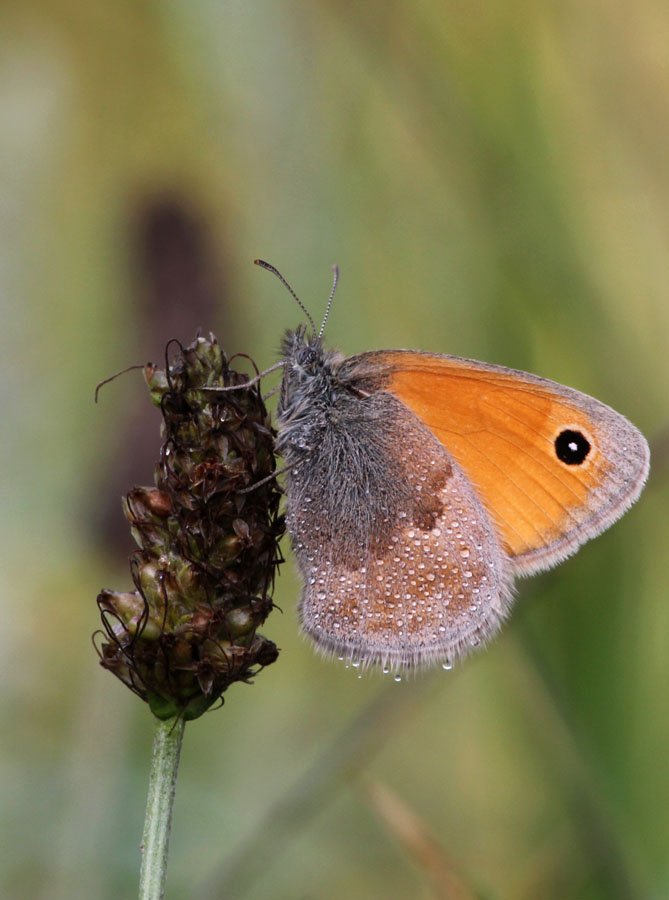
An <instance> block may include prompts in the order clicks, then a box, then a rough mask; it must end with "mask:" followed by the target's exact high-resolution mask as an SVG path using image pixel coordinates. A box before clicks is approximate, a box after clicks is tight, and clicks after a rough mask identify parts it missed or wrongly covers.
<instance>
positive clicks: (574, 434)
mask: <svg viewBox="0 0 669 900" xmlns="http://www.w3.org/2000/svg"><path fill="white" fill-rule="evenodd" d="M555 453H556V455H557V458H558V459H559V460H561V461H562V462H563V463H566V464H567V465H568V466H580V465H581V463H582V462H583V461H584V460H585V458H586V456H587V455H588V453H590V441H589V440H588V439H587V438H586V436H585V435H584V434H583V433H582V432H581V431H572V430H571V429H570V428H566V429H565V430H564V431H562V432H560V434H558V436H557V437H556V438H555Z"/></svg>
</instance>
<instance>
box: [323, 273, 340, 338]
mask: <svg viewBox="0 0 669 900" xmlns="http://www.w3.org/2000/svg"><path fill="white" fill-rule="evenodd" d="M332 271H333V272H334V278H333V279H332V290H331V291H330V299H329V300H328V305H327V306H326V308H325V315H324V316H323V324H322V325H321V330H320V331H319V332H318V340H319V341H320V339H321V338H322V337H323V332H324V331H325V323H326V322H327V320H328V316H329V315H330V310H331V309H332V301H333V300H334V295H335V291H336V290H337V282H338V281H339V266H337V265H334V266H333V267H332Z"/></svg>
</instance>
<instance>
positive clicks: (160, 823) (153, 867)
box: [139, 717, 185, 900]
mask: <svg viewBox="0 0 669 900" xmlns="http://www.w3.org/2000/svg"><path fill="white" fill-rule="evenodd" d="M155 723H156V724H155V729H156V730H155V733H154V737H153V759H152V760H151V774H150V776H149V793H148V797H147V800H146V816H145V818H144V833H143V835H142V868H141V871H140V875H139V900H162V898H163V897H164V895H165V874H166V872H167V848H168V845H169V842H170V829H171V827H172V806H173V805H174V792H175V790H176V785H177V771H178V769H179V755H180V753H181V741H182V740H183V735H184V725H185V723H184V720H183V718H182V717H179V718H172V719H165V720H164V721H163V720H161V719H155Z"/></svg>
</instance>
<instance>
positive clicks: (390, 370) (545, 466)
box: [358, 351, 647, 572]
mask: <svg viewBox="0 0 669 900" xmlns="http://www.w3.org/2000/svg"><path fill="white" fill-rule="evenodd" d="M363 358H364V360H365V367H367V366H369V367H370V370H372V371H374V370H377V371H383V372H385V373H386V382H385V389H386V390H388V391H390V393H392V394H394V395H395V396H396V397H397V398H398V399H400V400H401V401H402V402H403V403H404V404H405V405H406V406H407V407H408V408H409V409H411V410H412V412H414V413H415V414H416V415H417V416H418V417H419V418H420V419H421V420H422V421H423V422H424V423H425V424H426V425H427V426H428V428H430V430H431V431H432V432H433V433H434V435H435V436H436V437H437V438H438V440H439V441H440V442H441V443H442V444H443V445H444V447H445V448H446V449H447V450H448V452H449V453H450V454H451V455H452V456H453V458H454V459H455V460H456V462H457V463H458V464H459V465H460V466H461V467H462V469H463V471H464V472H465V473H466V474H467V476H468V478H469V480H470V481H471V483H472V484H473V485H474V487H475V489H476V490H477V493H478V494H479V496H480V498H481V499H482V501H483V503H484V505H485V506H486V508H487V510H488V512H489V513H490V516H491V518H492V520H493V522H494V523H495V525H496V527H497V530H498V533H499V535H500V540H501V543H502V546H503V549H504V550H505V552H506V553H507V554H508V556H509V557H511V558H512V559H515V560H516V561H517V563H518V569H519V570H520V571H528V572H529V571H536V570H539V569H542V568H546V567H547V566H548V565H551V564H552V563H554V562H557V561H558V560H559V559H561V558H563V557H564V556H566V555H568V554H569V553H570V552H573V550H575V549H576V547H577V546H578V544H580V543H582V541H583V540H584V539H585V538H586V537H590V536H592V535H593V534H595V533H597V532H599V531H601V530H602V528H603V527H606V524H610V522H611V521H613V519H614V518H617V517H618V515H620V514H621V512H622V511H623V509H624V508H626V507H627V506H628V505H629V503H630V502H631V501H632V499H634V497H631V496H630V497H629V498H628V497H627V496H626V494H625V491H627V490H628V489H627V488H626V487H625V485H626V484H627V479H626V478H623V476H622V475H621V476H620V478H619V477H618V476H617V474H616V473H615V472H613V471H612V469H613V468H614V467H615V466H616V462H617V461H616V460H615V459H612V458H611V454H610V453H608V454H607V453H606V452H604V453H603V452H602V446H604V447H605V449H606V448H607V446H608V443H610V438H611V435H610V434H609V432H611V431H612V430H613V431H614V432H615V434H614V438H615V437H616V436H617V435H618V434H619V433H620V430H621V429H622V430H623V432H625V429H629V430H630V435H629V437H630V439H633V435H632V434H631V433H632V432H635V433H636V430H635V429H633V427H632V426H630V425H629V423H628V422H627V421H626V420H625V419H624V418H623V417H622V416H618V414H617V413H614V412H613V410H610V409H609V407H607V406H605V405H604V404H601V403H598V401H595V400H592V398H590V397H587V396H586V395H584V394H579V393H578V392H576V391H572V390H570V389H569V388H563V387H562V386H561V385H558V384H555V383H553V382H549V381H546V380H545V379H541V378H539V377H537V376H533V375H528V374H526V373H523V372H517V371H515V370H511V369H504V368H502V367H497V366H492V365H487V364H485V363H478V362H475V361H473V360H465V359H459V358H457V357H449V356H438V355H433V354H429V353H418V352H412V351H380V352H376V353H367V354H362V355H361V357H358V359H360V360H362V359H363ZM377 367H378V368H377ZM611 417H614V418H611ZM621 423H622V424H621ZM567 428H570V429H575V430H579V431H581V432H583V433H584V434H585V436H586V437H587V438H588V440H589V441H590V443H591V445H592V447H591V452H590V453H589V454H588V457H587V459H586V460H585V462H584V463H583V464H582V465H579V466H568V465H565V464H564V463H562V462H560V461H559V460H558V459H557V457H556V454H555V448H554V445H555V439H556V437H557V436H558V435H559V434H560V433H561V431H563V430H564V429H567ZM623 436H624V437H627V436H628V435H627V434H626V433H625V434H624V435H623ZM600 438H601V440H600ZM644 445H645V442H644ZM637 449H638V452H637ZM634 452H635V453H636V455H638V456H639V457H641V456H643V454H644V452H645V451H644V450H643V448H634ZM644 464H645V465H646V466H647V461H645V463H644V461H643V460H640V461H639V463H638V465H637V468H639V469H641V468H643V465H644ZM625 465H627V464H626V463H625ZM623 474H624V475H627V474H628V473H626V472H625V473H623ZM630 474H635V475H636V476H637V480H638V474H639V473H638V472H635V473H630ZM618 482H622V483H623V486H622V487H621V486H620V485H619V484H618ZM642 483H643V481H641V484H642ZM639 490H640V487H639ZM616 491H618V492H619V494H620V495H621V497H620V503H618V504H617V505H616V501H615V496H616ZM629 493H631V492H629ZM637 494H638V491H637ZM600 496H602V497H604V499H603V500H600V499H599V497H600ZM611 496H613V497H614V500H613V501H611ZM607 503H608V505H609V506H610V507H611V511H610V512H609V511H607V510H606V509H605V507H606V506H607ZM618 506H619V507H620V508H619V509H618ZM599 507H602V508H603V509H604V511H603V512H602V511H601V510H600V509H599ZM600 520H601V525H600V524H599V523H600ZM591 522H592V525H591V527H589V526H590V523H591ZM572 535H573V537H572Z"/></svg>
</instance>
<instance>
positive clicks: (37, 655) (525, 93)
mask: <svg viewBox="0 0 669 900" xmlns="http://www.w3.org/2000/svg"><path fill="white" fill-rule="evenodd" d="M0 17H1V23H0V182H1V198H2V199H1V201H0V300H1V303H2V316H3V321H2V338H3V349H2V354H1V355H0V390H1V392H2V398H3V412H2V429H1V434H2V439H1V443H2V447H3V463H2V503H1V505H0V517H1V520H0V521H1V524H0V529H1V531H0V547H1V549H2V556H3V561H2V567H1V572H0V577H1V579H2V622H3V628H2V632H1V634H2V637H1V644H0V646H1V652H2V664H1V669H2V702H3V720H2V721H3V725H2V744H3V751H2V761H1V763H2V764H1V771H2V790H3V794H4V799H3V801H2V818H3V822H2V833H3V838H2V840H1V841H0V872H1V874H0V894H1V895H2V896H3V897H6V898H15V900H24V898H31V900H33V898H44V900H46V898H48V900H61V898H72V897H86V898H88V900H107V898H114V900H116V898H120V897H132V896H133V895H134V894H135V892H136V881H137V870H138V843H139V838H140V833H141V823H142V818H143V811H144V802H145V789H146V777H147V771H148V764H149V756H150V742H151V722H150V719H149V715H148V712H147V709H146V707H144V705H143V704H142V703H141V702H140V701H138V700H137V699H136V698H135V697H134V696H132V695H131V694H130V693H129V692H128V691H127V690H125V689H124V688H123V687H122V686H121V685H120V683H118V682H116V680H115V679H114V678H113V677H112V676H111V675H110V674H109V673H106V672H104V671H102V670H101V669H100V668H99V667H98V664H97V658H96V656H95V653H94V650H93V647H92V646H91V642H90V635H91V633H92V632H93V631H94V629H95V628H96V627H97V625H98V618H97V610H96V606H95V596H96V593H97V591H98V590H99V589H100V588H101V587H102V586H105V587H110V588H115V589H119V590H123V589H127V588H128V587H129V586H130V577H129V573H128V570H127V563H126V560H127V555H128V553H129V552H130V550H131V549H132V545H131V541H130V537H129V535H128V533H127V531H126V528H125V525H124V520H123V518H122V514H121V509H120V502H119V500H120V495H121V494H122V493H123V492H124V491H125V490H127V489H128V488H129V487H130V486H131V485H132V484H135V483H147V482H150V480H151V474H152V461H153V459H154V457H155V455H156V453H157V449H158V446H159V437H158V419H157V414H156V412H155V410H153V409H152V407H151V406H150V403H149V400H148V396H147V394H146V391H145V388H144V385H143V382H142V379H141V373H131V374H129V375H126V376H125V377H123V378H122V379H119V380H117V381H116V382H114V383H113V384H112V385H109V386H107V387H106V388H105V389H104V391H103V393H102V395H101V400H100V403H99V404H98V405H97V406H95V405H94V404H93V390H94V387H95V384H96V383H97V382H98V381H99V380H100V379H102V378H105V377H106V376H108V375H110V374H111V373H112V372H115V371H116V370H118V369H120V368H123V367H124V366H127V365H130V364H132V363H143V362H145V361H146V360H147V359H153V360H160V359H161V357H162V352H163V346H164V343H165V341H166V340H167V339H168V338H170V337H178V338H180V339H182V340H184V341H189V340H190V339H191V338H192V337H193V335H194V333H195V330H196V328H197V327H198V326H202V327H203V328H204V329H206V330H210V329H212V330H214V331H215V332H216V334H217V335H218V338H219V340H220V342H221V343H222V345H223V346H224V347H225V348H226V350H228V352H230V353H233V352H236V351H243V352H247V353H250V354H251V355H252V356H253V357H254V358H255V359H256V361H257V362H258V364H259V365H260V366H262V367H266V366H268V365H270V364H272V363H273V362H275V361H276V358H277V356H276V351H277V348H278V343H279V340H280V336H281V333H282V331H283V329H284V328H286V327H288V326H294V325H295V324H296V323H297V321H299V318H300V315H299V310H298V309H297V308H296V306H295V305H294V303H293V302H292V300H291V299H290V297H289V296H288V294H287V293H286V292H285V291H283V289H282V288H281V286H280V285H279V284H278V282H277V281H276V280H275V279H273V278H272V277H271V276H270V275H268V274H267V273H266V272H262V271H261V270H259V269H257V268H255V267H254V266H253V265H252V264H251V261H252V260H253V258H254V257H256V256H262V257H264V258H266V259H269V260H270V261H271V262H273V263H274V264H275V265H277V266H278V267H279V268H280V269H281V270H282V271H283V273H284V274H285V276H286V277H287V278H288V279H289V280H290V281H291V282H292V284H293V286H294V287H295V289H296V290H297V291H298V293H299V294H300V296H301V297H302V298H303V300H304V301H305V303H307V305H308V306H309V307H310V308H311V310H312V312H313V314H314V317H315V318H318V317H319V316H320V315H321V311H322V310H323V308H324V305H325V301H326V299H327V295H328V292H329V289H330V279H331V270H330V266H331V265H332V263H334V262H337V263H338V264H339V266H340V268H341V282H340V288H339V291H338V295H337V298H336V302H335V307H334V310H333V313H332V316H331V319H330V322H329V325H328V340H329V342H330V343H332V344H335V345H337V346H339V347H340V348H341V349H343V350H344V351H345V352H347V353H354V352H359V351H362V350H364V349H371V348H383V347H410V348H422V349H426V350H434V351H441V352H449V353H453V354H457V355H462V356H470V357H474V358H480V359H486V360H488V361H491V362H495V363H501V364H504V365H508V366H513V367H516V368H524V369H528V370H530V371H535V372H537V373H539V374H541V375H544V376H546V377H549V378H552V379H555V380H557V381H560V382H563V383H567V384H570V385H572V386H574V387H577V388H579V389H581V390H584V391H586V392H588V393H591V394H594V395H595V396H598V397H599V398H601V399H602V400H604V401H605V402H607V403H609V404H611V405H612V406H614V407H615V408H617V409H619V410H620V411H622V412H624V413H625V414H626V415H628V417H629V418H631V419H632V421H634V422H635V423H636V424H637V425H638V426H639V427H640V428H641V429H642V430H643V431H644V432H645V433H646V434H647V436H648V437H649V440H650V442H651V446H652V449H653V452H654V465H653V470H652V473H651V477H650V481H649V484H648V487H647V490H646V491H645V493H644V495H643V497H642V499H641V501H640V502H639V504H638V505H637V506H636V507H635V508H634V509H633V510H632V511H631V512H630V513H629V514H628V515H626V516H625V518H624V519H623V520H622V521H621V522H619V523H618V524H616V525H615V526H614V527H613V528H612V529H611V530H610V531H609V532H608V533H606V534H605V535H604V536H602V537H601V538H599V539H598V540H597V541H595V542H593V543H591V544H589V545H587V546H586V547H584V548H583V549H582V550H581V552H580V553H579V554H578V555H577V556H576V557H575V558H573V559H572V560H570V561H568V562H567V563H564V564H563V565H561V566H560V567H559V568H558V569H556V570H554V571H552V572H550V573H548V574H546V575H544V576H541V577H537V578H534V579H532V580H529V581H525V582H522V583H521V585H520V590H519V592H518V600H517V604H516V607H515V610H514V614H513V616H512V619H511V621H510V622H509V624H508V626H507V627H506V629H505V631H504V633H503V635H502V636H501V638H500V639H499V640H498V641H497V642H496V643H495V644H494V645H493V646H492V647H490V649H489V650H488V651H486V652H485V653H481V654H479V655H478V656H476V657H474V658H471V659H470V660H469V661H468V662H467V663H466V664H464V665H461V666H457V667H456V668H455V669H454V670H453V671H452V672H442V671H439V673H438V674H437V675H432V676H429V677H419V678H417V679H416V680H414V681H410V682H408V683H401V684H394V683H390V684H388V683H387V682H386V679H384V677H383V676H382V675H370V674H366V675H365V676H364V677H363V678H358V677H357V674H358V673H357V672H356V671H355V670H353V669H348V670H346V669H345V668H344V667H343V665H342V664H338V663H336V662H334V663H333V662H327V661H326V660H323V659H321V658H319V657H317V656H316V655H315V654H314V653H313V652H312V649H311V647H310V646H308V645H307V644H306V643H305V642H304V641H303V640H302V639H300V638H299V637H298V635H297V626H296V617H295V602H296V599H297V592H298V589H297V582H296V578H295V575H294V571H293V569H292V564H291V563H288V564H287V565H286V566H285V568H284V570H283V573H282V575H281V577H280V579H279V582H278V586H277V591H276V598H275V599H276V602H277V603H278V604H279V605H280V606H281V607H282V609H283V613H280V612H276V613H274V614H273V615H272V616H271V617H270V619H269V620H268V622H267V623H266V626H265V628H264V632H265V633H266V634H267V635H268V636H270V637H271V638H273V639H274V640H276V642H277V643H278V644H279V646H280V647H281V648H282V655H281V657H280V659H279V661H278V663H277V664H276V665H274V666H272V667H271V668H269V669H267V670H266V671H265V672H263V673H262V674H261V675H260V677H258V679H257V682H256V684H255V685H254V686H253V687H246V686H242V685H237V686H235V687H234V688H233V689H232V690H231V691H230V692H229V694H228V695H227V697H226V703H225V706H224V708H223V709H222V710H219V711H217V712H213V713H211V714H208V715H207V716H205V717H204V718H203V719H201V720H199V721H197V722H195V723H193V724H192V725H189V727H188V728H187V730H186V739H185V744H184V751H183V757H182V768H181V773H180V781H179V786H178V791H177V802H176V810H175V822H174V829H173V834H172V846H171V861H170V868H169V876H168V897H169V898H174V900H176V898H195V900H204V898H211V900H213V898H218V897H224V896H225V897H226V898H231V897H240V898H269V897H272V898H289V900H293V898H305V900H306V898H310V900H311V898H313V900H326V898H339V897H356V898H357V897H361V898H417V897H424V898H432V897H440V898H455V900H469V898H489V900H534V898H541V900H547V898H548V900H550V898H561V900H572V898H574V900H575V898H578V900H586V898H587V900H600V898H601V900H611V898H613V900H616V898H630V900H637V898H664V897H668V896H669V855H668V854H667V847H668V846H669V714H668V710H667V706H668V702H667V687H668V685H669V603H668V602H667V535H668V524H669V523H668V512H667V493H668V485H667V468H668V467H667V457H668V455H669V431H668V427H669V404H668V402H667V401H668V399H669V397H668V389H667V383H668V378H667V376H668V374H669V371H668V357H669V342H668V340H667V336H668V334H669V289H668V284H667V280H668V279H667V274H668V272H669V216H668V215H667V209H669V165H668V161H669V50H668V48H669V6H667V5H666V4H664V3H660V2H656V0H635V2H631V0H622V2H618V3H608V4H607V3H601V2H598V0H578V2H575V0H563V2H560V3H550V2H548V0H538V2H537V0H534V2H526V0H487V2H485V3H481V2H477V0H473V2H467V3H464V2H457V0H447V2H442V0H415V2H411V0H409V2H407V0H404V2H399V3H398V2H393V0H383V2H380V0H367V2H364V3H353V2H350V0H349V2H345V0H310V2H300V0H298V2H294V3H288V2H285V0H273V2H271V0H256V2H253V3H248V2H242V0H226V2H223V0H218V2H211V0H187V2H186V0H171V2H168V0H163V2H148V0H120V2H117V3H115V4H108V3H106V4H103V3H100V2H98V0H35V2H33V3H30V4H25V3H23V2H18V0H4V2H3V4H2V6H1V7H0ZM286 552H287V548H286Z"/></svg>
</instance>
